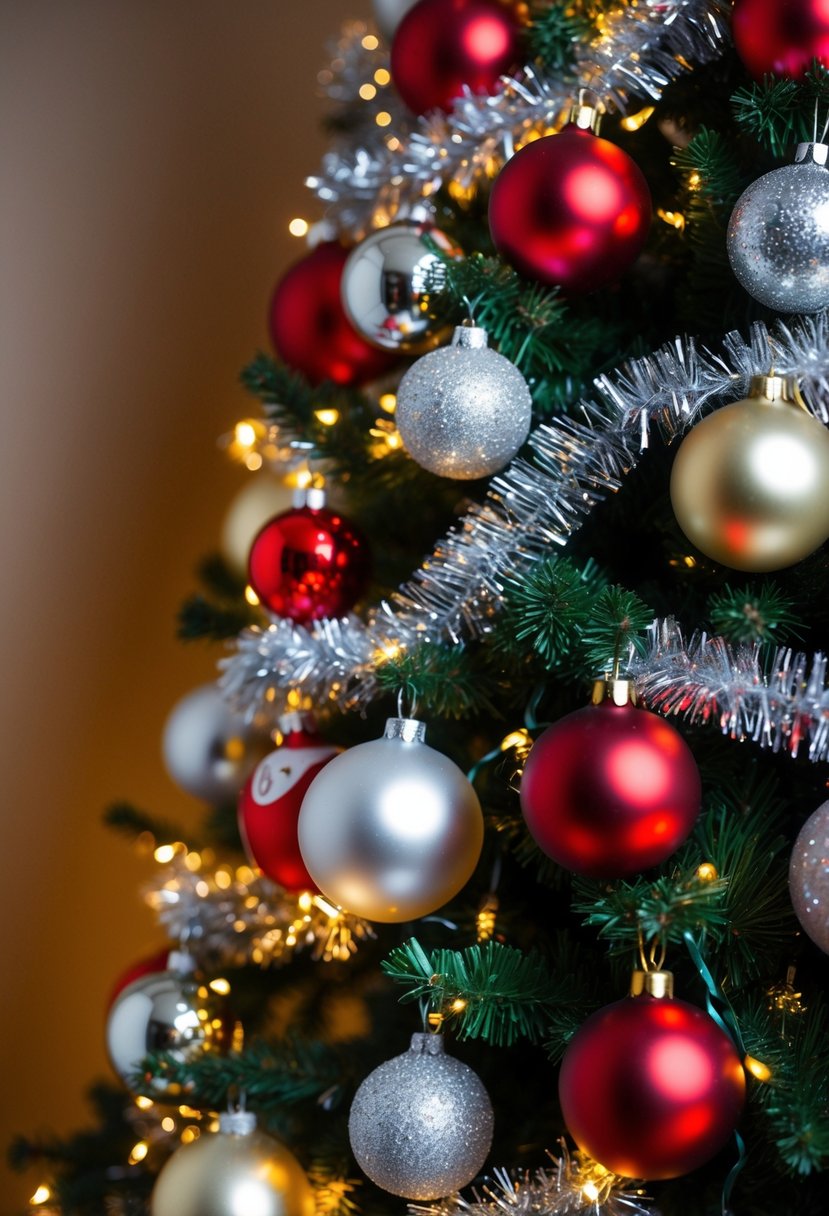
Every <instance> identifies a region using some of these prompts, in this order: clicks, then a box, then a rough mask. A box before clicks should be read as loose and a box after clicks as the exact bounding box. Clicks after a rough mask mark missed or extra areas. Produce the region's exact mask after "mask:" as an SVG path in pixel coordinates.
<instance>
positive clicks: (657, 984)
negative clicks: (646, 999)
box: [630, 971, 674, 1000]
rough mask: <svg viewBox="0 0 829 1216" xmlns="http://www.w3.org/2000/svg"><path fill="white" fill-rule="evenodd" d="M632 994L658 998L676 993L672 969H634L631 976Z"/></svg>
mask: <svg viewBox="0 0 829 1216" xmlns="http://www.w3.org/2000/svg"><path fill="white" fill-rule="evenodd" d="M630 995H631V996H654V997H657V998H658V999H660V1000H661V999H663V998H666V997H672V996H673V995H674V973H673V972H672V971H634V973H633V975H632V976H631V977H630Z"/></svg>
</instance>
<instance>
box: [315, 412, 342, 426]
mask: <svg viewBox="0 0 829 1216" xmlns="http://www.w3.org/2000/svg"><path fill="white" fill-rule="evenodd" d="M314 417H315V418H316V420H317V422H321V423H322V425H323V426H333V425H334V423H335V422H339V419H340V411H339V410H328V409H326V410H314Z"/></svg>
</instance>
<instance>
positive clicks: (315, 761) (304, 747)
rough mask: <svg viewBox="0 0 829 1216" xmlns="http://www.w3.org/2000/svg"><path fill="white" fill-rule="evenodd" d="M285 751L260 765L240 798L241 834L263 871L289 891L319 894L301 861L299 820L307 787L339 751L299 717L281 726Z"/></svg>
mask: <svg viewBox="0 0 829 1216" xmlns="http://www.w3.org/2000/svg"><path fill="white" fill-rule="evenodd" d="M279 725H280V730H281V731H282V733H283V735H284V736H285V738H284V742H283V743H282V746H281V747H278V748H277V749H276V751H274V752H271V754H270V755H269V756H266V757H265V759H264V760H263V761H262V762H261V763H260V764H259V766H258V768H256V769H255V770H254V772H253V774H252V775H251V777H250V779H249V780H248V781H247V782H246V784H245V786H244V787H243V789H242V792H241V794H240V795H239V808H238V819H239V833H240V835H241V837H242V842H243V844H244V846H245V851H246V853H247V855H248V857H249V858H250V860H251V861H252V862H253V864H254V865H257V866H258V867H259V869H260V870H261V871H262V872H263V873H264V874H267V876H268V878H272V879H273V881H274V882H277V883H279V885H280V886H281V887H284V889H285V890H286V891H291V892H295V891H318V890H319V888H318V887H317V885H316V883H315V882H314V880H313V878H312V877H311V875H310V874H309V873H308V870H307V868H306V866H305V862H304V861H303V860H302V854H301V853H300V851H299V841H298V840H297V820H298V818H299V811H300V808H301V806H302V800H303V798H304V797H305V794H306V791H307V790H308V787H309V785H310V784H311V782H312V781H313V780H314V778H315V777H316V776H317V774H318V773H319V772H321V771H322V769H323V768H324V767H325V765H326V764H327V763H328V761H329V760H333V758H334V757H335V756H336V755H337V751H338V749H337V748H336V747H332V746H331V745H330V744H328V743H325V742H324V741H323V740H322V739H321V738H320V736H319V735H318V734H317V731H316V730H315V728H314V725H313V721H312V719H310V718H309V717H307V716H302V715H300V714H291V715H287V716H286V717H285V718H284V719H282V720H281V721H280V724H279Z"/></svg>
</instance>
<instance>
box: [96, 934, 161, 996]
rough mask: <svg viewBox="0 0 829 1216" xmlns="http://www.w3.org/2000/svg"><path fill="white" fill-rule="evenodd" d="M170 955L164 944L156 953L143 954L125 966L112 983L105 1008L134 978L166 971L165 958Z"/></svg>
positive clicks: (137, 978) (138, 978)
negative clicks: (129, 965) (142, 956)
mask: <svg viewBox="0 0 829 1216" xmlns="http://www.w3.org/2000/svg"><path fill="white" fill-rule="evenodd" d="M169 957H170V947H169V946H165V947H164V949H163V950H159V951H158V952H157V953H156V954H148V955H145V956H144V958H140V959H138V961H137V962H135V963H133V964H132V966H131V967H127V969H126V971H122V972H121V974H120V975H119V976H118V978H117V980H116V981H115V983H114V984H113V985H112V989H111V990H110V993H109V996H108V997H107V1004H106V1007H107V1009H108V1010H109V1009H111V1008H112V1006H113V1005H114V1003H115V998H116V997H117V996H119V995H120V994H121V993H122V992H123V991H124V989H125V988H127V987H129V985H130V984H132V983H134V981H135V980H140V979H141V977H142V976H143V975H152V973H153V972H154V971H166V970H167V960H168V958H169Z"/></svg>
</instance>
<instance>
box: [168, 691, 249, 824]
mask: <svg viewBox="0 0 829 1216" xmlns="http://www.w3.org/2000/svg"><path fill="white" fill-rule="evenodd" d="M267 750H268V739H267V736H265V735H263V734H262V733H261V731H259V730H257V729H256V727H254V726H251V725H250V724H249V723H247V722H245V720H244V718H243V717H242V715H241V714H237V713H235V712H234V711H233V710H232V709H231V708H230V706H229V705H228V703H227V701H225V699H224V697H223V696H222V694H221V693H220V692H219V689H218V688H217V686H216V685H215V684H203V685H202V686H201V687H200V688H196V689H195V690H194V691H193V692H191V693H188V694H187V696H186V697H182V699H181V700H180V701H179V702H178V703H177V704H176V705H175V706H174V707H173V710H172V712H171V713H170V715H169V717H168V718H167V721H166V722H165V724H164V734H163V738H162V751H163V753H164V765H165V767H166V769H167V772H168V773H169V775H170V777H171V778H172V780H173V781H175V783H176V785H180V786H181V788H182V789H183V790H186V791H187V793H188V794H192V795H193V797H194V798H200V799H202V800H203V801H204V802H209V803H210V804H211V805H213V806H219V805H221V804H222V803H225V802H234V801H235V800H236V798H237V796H238V794H239V790H240V789H241V788H242V785H243V784H244V782H245V781H246V780H247V778H248V776H249V775H250V773H251V772H252V771H253V769H254V768H255V767H256V765H257V764H258V763H259V761H260V760H261V759H262V757H263V756H264V754H265V752H266V751H267Z"/></svg>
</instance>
